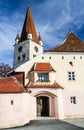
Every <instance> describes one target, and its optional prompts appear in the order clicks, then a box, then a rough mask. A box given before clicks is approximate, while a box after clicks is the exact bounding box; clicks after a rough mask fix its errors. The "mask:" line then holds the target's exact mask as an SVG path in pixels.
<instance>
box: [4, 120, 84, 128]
mask: <svg viewBox="0 0 84 130" xmlns="http://www.w3.org/2000/svg"><path fill="white" fill-rule="evenodd" d="M4 130H5V129H4ZM6 130H84V119H66V120H57V119H53V118H52V119H48V118H45V119H38V120H35V121H31V122H30V123H29V124H27V125H25V126H22V127H17V128H9V129H6Z"/></svg>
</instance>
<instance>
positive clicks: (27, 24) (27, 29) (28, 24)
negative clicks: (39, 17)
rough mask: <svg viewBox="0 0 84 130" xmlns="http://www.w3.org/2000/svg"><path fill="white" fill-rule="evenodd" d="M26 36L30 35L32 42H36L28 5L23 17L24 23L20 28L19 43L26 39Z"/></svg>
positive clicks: (36, 38)
mask: <svg viewBox="0 0 84 130" xmlns="http://www.w3.org/2000/svg"><path fill="white" fill-rule="evenodd" d="M28 34H31V35H32V40H34V41H36V42H38V37H37V33H36V29H35V25H34V21H33V18H32V13H31V9H30V5H28V9H27V12H26V16H25V21H24V24H23V28H22V33H21V42H22V41H24V40H27V39H28Z"/></svg>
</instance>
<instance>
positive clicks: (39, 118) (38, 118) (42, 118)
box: [36, 117, 56, 120]
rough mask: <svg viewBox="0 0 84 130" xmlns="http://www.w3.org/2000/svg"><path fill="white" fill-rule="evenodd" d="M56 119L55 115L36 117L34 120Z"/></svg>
mask: <svg viewBox="0 0 84 130" xmlns="http://www.w3.org/2000/svg"><path fill="white" fill-rule="evenodd" d="M53 119H56V117H37V118H36V120H53Z"/></svg>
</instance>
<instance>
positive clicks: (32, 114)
mask: <svg viewBox="0 0 84 130" xmlns="http://www.w3.org/2000/svg"><path fill="white" fill-rule="evenodd" d="M11 75H12V76H14V77H16V79H17V80H18V82H19V83H20V85H22V91H15V90H16V88H15V89H13V90H12V92H11V91H10V86H11V83H10V84H9V82H7V84H8V86H7V87H8V90H9V91H7V90H6V89H5V87H4V85H2V84H0V92H1V94H0V97H1V98H0V117H1V118H0V127H1V128H5V127H13V126H20V125H24V124H26V123H28V122H29V121H30V120H32V119H36V118H37V117H41V116H44V117H45V116H49V117H55V118H56V119H64V118H82V117H84V103H83V99H84V78H83V76H84V42H83V41H82V40H80V39H79V38H78V37H77V36H75V34H73V33H72V32H69V33H68V35H67V36H66V38H65V40H64V41H63V42H62V43H61V44H60V45H58V46H55V47H53V48H51V49H49V50H46V51H43V42H42V39H41V36H40V34H39V36H38V37H37V33H36V30H35V26H34V22H33V18H32V14H31V10H30V7H28V10H27V13H26V17H25V21H24V25H23V28H22V33H21V36H19V34H17V36H16V39H15V45H14V71H13V72H12V73H11ZM9 79H10V77H9ZM0 80H1V82H2V79H0ZM3 80H4V81H5V80H7V79H3ZM7 81H8V80H7ZM2 86H3V87H2ZM18 87H19V85H18V86H17V88H18ZM2 88H3V89H2ZM3 100H6V102H3ZM11 103H12V105H11ZM4 106H5V107H4ZM6 108H7V109H6ZM17 114H18V116H17ZM8 115H9V118H7V120H5V123H3V120H4V119H6V117H7V116H8ZM10 120H12V122H10ZM23 120H24V121H23Z"/></svg>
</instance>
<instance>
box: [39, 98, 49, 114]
mask: <svg viewBox="0 0 84 130" xmlns="http://www.w3.org/2000/svg"><path fill="white" fill-rule="evenodd" d="M37 116H49V97H47V96H39V97H37Z"/></svg>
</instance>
